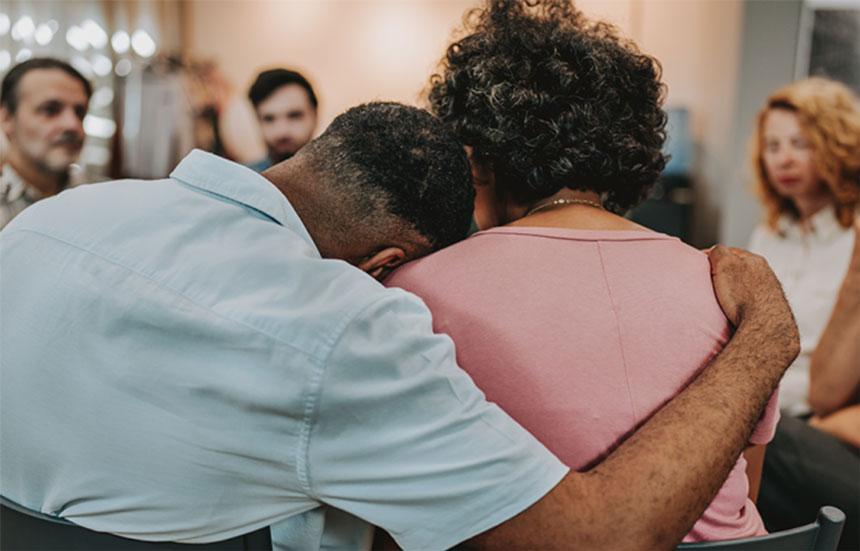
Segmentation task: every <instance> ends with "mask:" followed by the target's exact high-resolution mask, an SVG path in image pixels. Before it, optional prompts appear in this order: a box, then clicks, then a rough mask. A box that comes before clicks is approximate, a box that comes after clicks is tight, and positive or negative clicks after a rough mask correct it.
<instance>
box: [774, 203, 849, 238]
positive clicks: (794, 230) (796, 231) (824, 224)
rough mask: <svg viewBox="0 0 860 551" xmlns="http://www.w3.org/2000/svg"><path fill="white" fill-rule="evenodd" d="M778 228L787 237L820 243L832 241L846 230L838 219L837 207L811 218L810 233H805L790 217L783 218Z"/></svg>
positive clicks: (819, 212) (829, 207) (823, 210)
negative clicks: (807, 239)
mask: <svg viewBox="0 0 860 551" xmlns="http://www.w3.org/2000/svg"><path fill="white" fill-rule="evenodd" d="M778 226H779V229H780V230H781V231H782V232H783V233H784V235H786V237H792V238H797V239H806V238H809V239H813V240H815V241H819V242H826V241H830V240H831V239H833V238H834V237H835V236H837V235H841V234H842V232H844V231H845V228H843V227H842V225H841V224H840V223H839V219H838V218H836V207H834V206H832V205H831V206H828V207H825V208H823V209H821V210H820V211H818V212H816V213H815V214H813V215H812V216H811V217H810V218H809V226H810V228H811V231H810V232H805V231H804V230H803V228H802V227H801V225H800V224H799V223H797V221H795V220H793V219H791V218H789V217H788V216H782V217H781V218H780V219H779V222H778Z"/></svg>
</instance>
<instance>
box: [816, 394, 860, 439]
mask: <svg viewBox="0 0 860 551" xmlns="http://www.w3.org/2000/svg"><path fill="white" fill-rule="evenodd" d="M809 424H810V425H812V426H813V427H815V428H817V429H818V430H821V431H824V432H826V433H828V434H830V435H833V436H835V437H836V438H838V439H840V440H842V441H843V442H847V443H848V444H851V445H852V446H854V447H855V448H860V405H853V406H848V407H847V408H843V409H840V410H839V411H837V412H836V413H831V414H830V415H828V416H827V417H813V418H812V419H810V420H809Z"/></svg>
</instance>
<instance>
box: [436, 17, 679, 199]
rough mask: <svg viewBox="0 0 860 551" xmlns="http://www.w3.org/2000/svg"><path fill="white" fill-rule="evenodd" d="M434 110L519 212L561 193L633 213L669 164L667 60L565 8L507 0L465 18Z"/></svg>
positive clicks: (446, 61) (440, 80)
mask: <svg viewBox="0 0 860 551" xmlns="http://www.w3.org/2000/svg"><path fill="white" fill-rule="evenodd" d="M464 21H465V27H466V29H465V31H466V32H467V33H468V34H467V35H466V36H464V37H463V38H461V39H460V40H458V41H457V42H455V43H453V44H452V45H451V46H449V47H448V51H447V54H446V56H445V58H444V59H443V60H442V63H441V67H440V70H439V73H440V74H436V75H433V77H431V81H430V92H429V100H430V106H431V110H432V111H433V112H434V113H435V114H436V115H437V116H439V117H440V118H441V119H442V120H443V121H445V122H447V123H448V124H450V125H451V126H452V128H453V129H454V132H455V133H456V134H457V135H458V136H459V137H460V139H461V140H463V142H464V143H466V144H467V145H470V146H472V147H473V148H474V152H473V157H474V159H475V160H476V161H477V162H479V163H482V164H484V165H485V166H487V167H489V168H491V169H492V170H493V171H494V173H495V177H496V183H497V185H498V186H500V190H501V191H502V192H503V193H507V194H509V195H510V197H511V198H512V199H513V200H514V201H517V202H518V203H520V204H528V203H530V202H534V201H536V200H539V199H543V198H545V197H549V196H550V195H553V194H554V193H556V192H558V191H559V190H561V189H562V188H570V189H574V190H588V191H596V192H598V193H600V194H601V195H602V196H603V199H604V204H605V206H606V207H607V208H608V209H610V210H612V211H614V212H619V213H620V212H624V211H626V210H628V209H630V208H631V207H633V206H635V205H636V204H637V203H639V202H640V201H641V200H642V199H644V198H645V195H646V194H647V192H648V190H649V189H650V187H651V185H652V184H653V183H654V182H655V181H656V179H657V177H658V176H659V174H660V172H661V171H662V170H663V167H664V166H665V164H666V157H665V156H664V155H663V153H662V147H663V142H664V141H665V138H666V133H665V126H666V115H665V113H664V112H663V110H662V107H661V106H662V103H663V97H664V90H665V87H664V85H663V84H662V83H661V81H660V78H661V68H660V64H659V62H658V61H657V60H656V59H654V58H653V57H650V56H648V55H645V54H643V53H641V52H639V50H638V48H637V47H636V46H635V45H634V44H633V43H632V42H629V41H627V40H625V39H622V38H621V37H620V36H619V35H618V31H617V30H616V29H615V28H614V27H613V26H611V25H609V24H608V23H603V22H592V21H589V20H587V19H586V18H585V17H584V16H583V15H582V13H581V12H579V11H578V10H577V9H576V8H575V7H574V6H573V5H572V3H571V2H569V1H564V0H545V1H541V0H533V1H516V0H497V1H491V2H489V3H488V4H487V5H486V6H485V7H484V8H480V9H476V10H473V11H471V12H469V13H468V14H467V15H466V17H465V20H464Z"/></svg>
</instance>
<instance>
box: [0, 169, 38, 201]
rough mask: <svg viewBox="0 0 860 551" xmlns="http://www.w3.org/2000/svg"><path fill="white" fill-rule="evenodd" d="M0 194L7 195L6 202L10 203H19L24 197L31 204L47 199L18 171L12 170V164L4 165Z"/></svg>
mask: <svg viewBox="0 0 860 551" xmlns="http://www.w3.org/2000/svg"><path fill="white" fill-rule="evenodd" d="M0 194H5V195H6V201H7V202H9V203H11V202H12V201H17V200H18V199H19V198H20V197H21V196H22V195H23V196H24V197H25V198H26V199H27V200H28V201H30V202H31V203H34V202H36V201H38V200H39V199H44V198H45V197H46V195H45V194H43V193H42V192H41V191H39V190H38V189H36V188H34V187H33V186H30V185H27V182H25V181H24V179H23V178H21V175H20V174H18V171H16V170H15V169H14V168H12V164H11V163H4V164H3V169H2V172H0Z"/></svg>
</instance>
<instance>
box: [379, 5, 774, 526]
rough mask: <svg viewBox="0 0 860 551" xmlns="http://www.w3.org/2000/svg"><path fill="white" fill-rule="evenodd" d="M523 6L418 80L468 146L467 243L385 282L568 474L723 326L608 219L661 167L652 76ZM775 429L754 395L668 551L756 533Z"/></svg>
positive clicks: (648, 242)
mask: <svg viewBox="0 0 860 551" xmlns="http://www.w3.org/2000/svg"><path fill="white" fill-rule="evenodd" d="M532 4H534V2H530V3H529V5H525V4H523V3H518V2H493V3H491V4H489V5H488V7H487V8H486V9H484V10H483V11H476V12H472V14H471V15H470V18H469V19H468V20H467V21H468V22H469V25H470V27H469V28H468V29H467V34H466V35H465V36H464V37H463V38H461V39H460V40H459V41H457V42H456V43H455V44H453V45H452V46H451V47H449V49H448V53H447V56H446V58H445V60H444V61H443V64H442V68H441V74H439V75H436V76H434V77H433V79H432V85H431V90H430V103H431V108H432V110H433V111H434V112H435V113H436V114H437V115H438V116H439V117H441V118H442V120H444V121H446V122H447V123H448V124H450V125H451V127H452V128H453V129H454V130H455V132H456V133H457V134H458V135H459V136H460V138H461V139H462V140H463V141H464V143H465V144H467V146H468V148H469V151H470V157H471V160H472V165H473V176H474V180H475V186H476V192H477V202H476V211H475V218H476V220H477V222H478V225H479V227H480V228H482V229H484V231H481V232H479V233H477V234H476V235H473V236H472V237H470V238H469V239H467V240H465V241H463V242H461V243H459V244H456V245H454V246H452V247H449V248H447V249H444V250H442V251H440V252H437V253H435V254H433V255H431V256H429V257H427V258H425V259H423V260H419V261H417V262H413V263H411V264H408V265H406V266H405V267H403V268H401V269H400V270H398V271H396V272H395V273H394V274H393V275H392V276H391V277H390V278H389V279H388V280H387V282H386V284H387V285H390V286H397V287H402V288H404V289H406V290H409V291H412V292H414V293H415V294H417V295H418V296H420V297H421V298H422V299H423V300H424V301H425V302H426V303H427V305H428V306H429V307H430V310H431V311H432V312H433V319H434V329H435V330H436V331H437V332H442V333H447V334H449V335H450V336H451V337H452V338H453V339H454V342H455V344H456V350H457V360H458V362H459V364H460V365H461V366H462V367H463V368H464V369H465V370H466V371H467V372H468V373H469V374H470V375H471V376H472V378H473V379H474V380H475V382H476V383H477V385H478V387H479V388H481V389H482V390H483V391H484V392H485V393H486V395H487V398H488V399H489V400H490V401H493V402H496V403H498V404H499V405H500V406H501V407H502V408H503V409H504V410H505V411H507V412H508V413H509V414H510V415H511V416H512V417H513V418H514V419H516V420H517V421H518V422H519V423H521V424H522V425H523V426H524V427H525V428H526V429H528V430H529V431H530V432H532V434H534V435H535V436H537V437H538V438H539V439H540V440H541V441H542V442H543V443H544V444H545V445H546V446H547V447H548V448H549V449H550V450H552V451H553V452H554V453H555V454H556V455H558V457H559V458H560V459H562V460H563V461H564V462H566V463H567V464H568V465H570V466H571V467H572V468H574V469H576V470H583V471H584V470H588V469H590V468H591V467H593V466H594V465H596V464H598V463H599V462H600V461H601V460H602V459H603V458H605V457H606V456H607V455H608V454H609V453H610V452H612V450H613V449H615V448H616V447H617V446H618V445H619V444H620V443H621V442H622V441H624V440H625V439H626V438H627V437H628V436H629V435H631V434H632V433H633V432H634V431H635V430H636V429H637V427H639V426H640V425H641V424H642V423H643V422H644V421H646V420H647V419H648V418H649V417H650V416H651V415H652V414H654V413H655V412H656V411H657V410H658V409H659V408H660V407H662V406H663V405H664V404H665V403H666V402H668V401H669V400H670V399H671V398H672V397H673V396H675V395H676V394H678V393H679V392H680V391H681V390H682V389H683V388H684V387H685V386H686V385H687V384H688V383H689V382H690V381H691V380H692V379H694V378H695V376H696V375H697V374H698V372H699V371H700V370H701V369H702V368H704V367H705V366H706V365H707V364H708V362H709V361H710V360H711V359H712V358H713V357H714V356H715V355H716V354H718V353H719V352H720V350H722V348H723V346H724V345H725V343H726V342H727V340H728V338H729V336H730V326H729V323H728V321H727V320H726V318H725V316H724V314H723V312H722V310H721V309H720V306H719V304H718V302H717V300H716V298H715V296H714V290H713V287H712V283H711V278H710V272H709V264H708V260H707V258H706V256H705V255H704V254H703V253H701V252H699V251H697V250H695V249H693V248H691V247H689V246H687V245H685V244H683V243H682V242H681V241H679V240H678V239H676V238H673V237H669V236H666V235H662V234H659V233H655V232H652V231H649V230H647V229H645V228H643V227H640V226H638V225H636V224H634V223H632V222H630V221H628V220H627V219H625V218H624V217H623V216H622V213H623V212H625V211H626V210H628V209H629V208H631V207H632V206H634V205H635V204H637V203H638V202H639V201H640V200H641V199H642V198H643V197H644V196H645V194H646V193H647V191H648V189H649V188H650V187H651V185H652V184H653V183H654V181H655V180H656V179H657V177H658V175H659V174H660V172H661V171H662V169H663V167H664V165H665V157H664V155H663V154H662V145H663V142H664V139H665V121H666V119H665V115H664V113H663V111H662V108H661V105H662V100H663V96H664V87H663V85H662V83H661V82H660V68H659V64H658V63H657V61H656V60H655V59H653V58H651V57H649V56H647V55H644V54H642V53H640V52H639V51H638V49H637V48H636V46H635V45H633V44H632V43H629V42H626V41H624V40H622V39H621V38H619V37H618V35H617V34H616V31H615V29H614V28H612V27H611V26H609V25H607V24H605V23H600V22H592V21H589V20H588V19H586V18H585V17H584V16H583V15H582V14H581V13H580V12H578V11H576V10H575V8H573V7H572V6H571V5H570V4H569V3H567V2H553V1H547V2H538V3H537V5H532ZM713 407H717V408H718V407H720V404H719V402H715V403H714V404H713ZM777 419H778V412H777V409H776V401H775V400H774V399H771V401H770V404H769V405H768V406H767V408H766V410H765V412H764V414H763V416H762V418H761V420H760V421H759V423H758V426H757V427H756V430H755V431H754V432H753V435H752V437H751V439H750V446H751V448H750V449H749V450H748V452H749V457H753V458H755V460H754V461H753V462H752V463H753V464H751V465H750V466H749V467H748V465H747V461H746V460H745V458H744V457H743V456H742V457H740V458H739V459H738V461H737V464H736V465H735V467H734V469H733V470H732V472H731V474H730V475H729V477H728V479H727V480H726V481H725V484H724V485H723V487H722V489H721V490H720V491H719V493H718V494H717V496H716V498H715V499H714V500H713V501H712V503H711V504H710V506H709V507H708V509H707V510H706V511H705V513H704V515H703V516H702V517H701V519H700V520H699V521H698V522H697V523H696V524H695V526H694V527H693V529H692V531H691V532H690V533H689V534H688V535H687V537H686V538H685V541H701V540H720V539H735V538H740V537H748V536H755V535H761V534H765V533H766V531H765V528H764V525H763V523H762V521H761V518H760V517H759V514H758V512H757V510H756V507H755V505H754V503H753V501H752V499H750V498H751V496H752V497H753V498H754V496H755V492H756V488H755V486H757V477H758V476H759V474H760V472H761V457H762V450H761V446H763V445H764V444H766V443H767V442H768V441H769V440H770V439H771V438H772V437H773V433H774V429H775V425H776V422H777ZM756 448H757V449H756ZM666 453H667V454H683V453H684V450H683V449H667V450H666ZM748 470H749V472H750V473H751V474H752V481H753V485H752V486H753V487H752V488H751V487H750V481H749V479H748V476H747V471H748Z"/></svg>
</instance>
